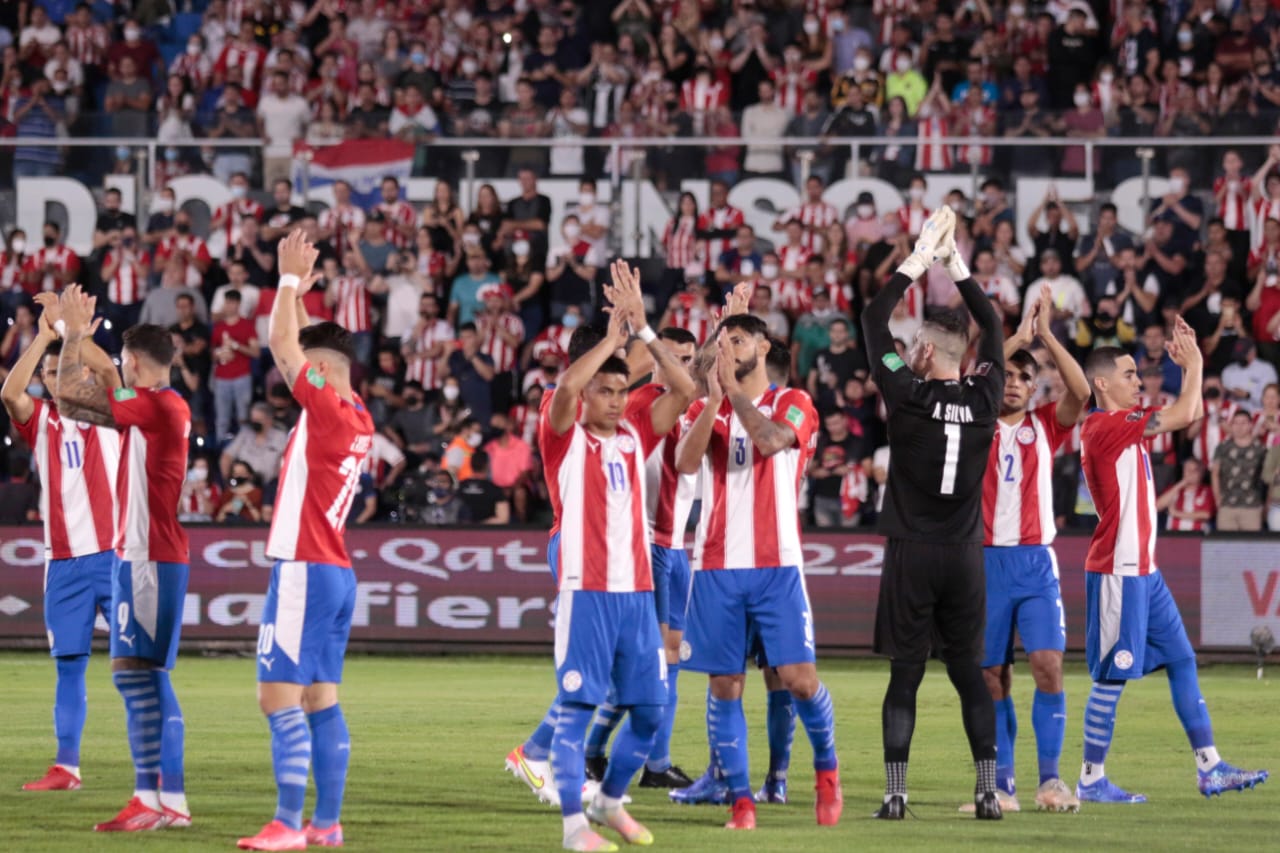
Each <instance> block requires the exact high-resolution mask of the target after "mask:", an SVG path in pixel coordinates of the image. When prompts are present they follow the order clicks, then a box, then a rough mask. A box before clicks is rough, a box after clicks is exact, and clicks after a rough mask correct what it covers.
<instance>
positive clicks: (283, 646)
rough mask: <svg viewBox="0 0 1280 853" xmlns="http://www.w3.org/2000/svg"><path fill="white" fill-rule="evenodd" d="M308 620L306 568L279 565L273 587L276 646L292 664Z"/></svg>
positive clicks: (299, 650) (300, 644) (300, 646)
mask: <svg viewBox="0 0 1280 853" xmlns="http://www.w3.org/2000/svg"><path fill="white" fill-rule="evenodd" d="M306 619H307V564H306V563H300V562H288V563H281V564H280V577H279V583H278V584H277V586H276V645H277V646H279V647H280V651H282V652H284V653H285V655H286V656H288V658H289V660H291V661H293V662H294V663H295V664H297V663H300V662H301V661H300V660H299V658H300V657H301V654H302V626H303V624H304V623H305V622H306Z"/></svg>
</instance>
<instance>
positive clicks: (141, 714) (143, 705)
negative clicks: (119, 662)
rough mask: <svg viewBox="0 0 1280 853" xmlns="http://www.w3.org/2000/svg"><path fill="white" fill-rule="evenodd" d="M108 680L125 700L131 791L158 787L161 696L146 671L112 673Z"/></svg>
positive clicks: (155, 789) (156, 788)
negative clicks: (130, 754)
mask: <svg viewBox="0 0 1280 853" xmlns="http://www.w3.org/2000/svg"><path fill="white" fill-rule="evenodd" d="M111 680H112V681H114V682H115V685H116V690H118V691H120V695H121V696H122V697H123V698H124V715H125V723H126V728H127V729H128V732H129V752H130V753H132V754H133V771H134V788H135V790H138V791H157V790H159V787H160V696H159V694H157V693H156V684H155V679H154V678H152V677H151V670H149V669H126V670H121V671H120V672H113V673H112V674H111Z"/></svg>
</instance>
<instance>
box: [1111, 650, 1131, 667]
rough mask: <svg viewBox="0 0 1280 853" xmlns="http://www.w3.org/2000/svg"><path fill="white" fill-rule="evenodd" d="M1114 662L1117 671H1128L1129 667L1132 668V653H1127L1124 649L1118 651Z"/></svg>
mask: <svg viewBox="0 0 1280 853" xmlns="http://www.w3.org/2000/svg"><path fill="white" fill-rule="evenodd" d="M1115 661H1116V668H1117V669H1128V668H1129V667H1131V666H1133V652H1129V651H1126V650H1124V649H1121V650H1120V651H1118V652H1116V658H1115Z"/></svg>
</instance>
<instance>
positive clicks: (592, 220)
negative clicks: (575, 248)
mask: <svg viewBox="0 0 1280 853" xmlns="http://www.w3.org/2000/svg"><path fill="white" fill-rule="evenodd" d="M573 214H574V215H575V216H577V217H578V221H579V222H581V223H582V224H583V225H599V226H600V227H601V228H603V229H604V233H603V234H602V235H600V238H599V239H596V240H593V239H591V238H590V237H588V236H587V234H586V232H585V231H584V232H583V234H582V239H583V240H585V241H587V242H588V243H590V244H591V255H592V257H596V256H599V257H601V258H603V257H604V256H605V255H606V251H605V246H606V244H607V243H608V242H609V223H610V222H612V221H613V215H612V214H611V213H610V212H609V206H608V205H606V204H604V203H603V202H601V201H599V200H597V201H596V202H595V204H593V205H591V207H590V209H583V208H582V207H577V208H576V209H575V210H574V211H573Z"/></svg>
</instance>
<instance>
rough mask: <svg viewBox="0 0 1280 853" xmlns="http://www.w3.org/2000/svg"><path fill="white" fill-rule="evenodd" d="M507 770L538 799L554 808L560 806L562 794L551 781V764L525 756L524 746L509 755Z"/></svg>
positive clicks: (518, 747)
mask: <svg viewBox="0 0 1280 853" xmlns="http://www.w3.org/2000/svg"><path fill="white" fill-rule="evenodd" d="M506 768H507V770H508V771H509V772H510V773H511V775H512V776H514V777H516V778H517V779H519V780H520V781H521V782H524V783H525V784H526V785H528V786H529V790H531V791H533V793H535V794H537V795H538V799H539V800H541V801H542V802H544V803H550V804H551V805H553V806H559V805H560V793H559V792H558V791H557V790H556V786H555V783H554V782H553V781H552V779H551V762H550V761H534V760H532V759H530V758H527V757H526V756H525V754H524V744H520V745H519V746H517V747H516V748H515V749H513V750H511V751H510V752H508V753H507V760H506Z"/></svg>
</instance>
